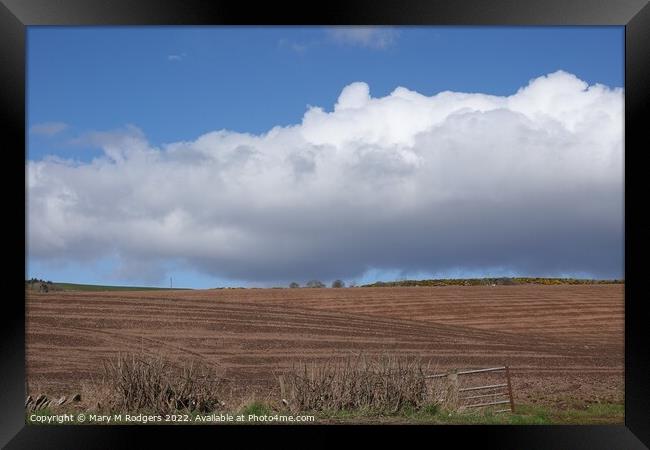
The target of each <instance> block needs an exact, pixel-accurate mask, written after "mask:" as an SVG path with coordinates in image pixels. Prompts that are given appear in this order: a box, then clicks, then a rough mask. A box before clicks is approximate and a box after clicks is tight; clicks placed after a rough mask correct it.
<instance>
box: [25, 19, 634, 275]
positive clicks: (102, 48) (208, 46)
mask: <svg viewBox="0 0 650 450" xmlns="http://www.w3.org/2000/svg"><path fill="white" fill-rule="evenodd" d="M27 56H28V58H27V59H28V66H27V70H28V80H27V81H28V95H27V114H28V115H27V128H28V130H30V131H29V132H28V154H27V159H28V160H30V161H42V160H44V159H46V158H48V157H50V156H52V155H54V156H57V157H60V158H64V159H72V160H76V161H77V162H78V163H89V162H91V161H92V160H93V158H98V157H101V156H102V154H103V153H104V151H103V150H102V148H100V146H98V145H96V144H95V143H94V141H93V139H89V138H88V137H89V136H93V133H97V132H111V131H113V130H123V129H124V127H127V126H129V125H132V126H135V127H137V128H138V129H139V130H140V131H141V132H142V133H143V134H144V135H146V139H147V141H148V143H149V144H150V145H151V146H155V147H159V146H163V145H164V144H168V143H172V142H180V141H194V140H196V139H197V138H198V137H200V136H201V135H203V134H205V133H209V132H212V131H215V130H221V129H225V130H230V131H235V132H239V133H251V134H261V133H264V132H266V131H268V130H270V129H271V128H273V127H275V126H287V125H292V124H299V123H300V122H301V121H302V119H303V115H304V114H305V111H306V110H307V108H308V107H309V106H320V107H322V108H324V109H325V110H326V111H331V110H332V108H333V105H334V104H335V103H336V101H337V98H338V97H339V94H340V93H341V90H342V89H343V87H345V86H347V85H349V84H350V83H352V82H355V81H363V82H365V83H367V85H368V86H369V88H370V95H371V96H372V97H384V96H388V95H389V94H391V92H393V90H394V89H395V88H396V87H398V86H404V87H407V88H408V89H409V90H411V91H417V92H419V93H420V94H423V95H426V96H432V95H434V94H437V93H439V92H442V91H455V92H468V93H483V94H491V95H497V96H508V95H512V94H514V93H515V92H516V91H517V90H518V89H519V88H521V87H523V86H526V85H527V84H528V83H529V81H530V80H531V79H534V78H537V77H540V76H542V75H546V74H549V73H553V72H556V71H558V70H563V71H565V72H568V73H571V74H573V75H575V76H576V77H577V78H579V79H581V80H584V81H585V82H587V83H588V84H590V85H591V84H594V83H600V84H604V85H606V86H608V87H610V88H613V87H623V82H624V28H623V27H543V28H541V27H536V28H526V27H507V28H501V27H399V28H383V29H373V30H372V31H369V32H368V33H357V34H355V33H346V32H344V31H343V32H341V30H339V29H330V28H323V27H307V28H291V27H241V28H232V27H103V28H99V27H98V28H84V27H69V28H57V27H29V28H28V55H27ZM59 256H60V258H59V260H57V262H53V260H52V259H47V258H42V257H38V256H32V255H30V256H29V259H28V276H38V277H42V278H47V279H53V280H60V281H70V282H89V283H90V282H93V283H107V282H112V283H122V284H142V282H143V281H142V280H140V282H138V280H128V279H124V278H119V277H115V276H109V275H107V274H108V273H111V272H112V271H113V268H114V266H115V265H116V264H117V263H115V262H114V261H113V260H112V257H111V256H106V255H104V256H102V257H97V258H95V259H93V260H92V262H88V261H81V260H80V259H75V258H70V259H69V260H67V261H66V263H65V264H61V262H60V260H61V259H63V260H65V259H66V255H65V254H62V255H59ZM399 271H400V269H399V268H396V269H391V270H388V269H385V270H384V269H377V270H375V269H369V270H368V271H366V273H365V275H363V276H357V277H354V278H355V281H357V282H367V281H373V280H376V279H382V278H394V277H396V275H397V274H398V273H399ZM490 271H493V272H500V273H497V275H498V274H506V273H507V274H517V273H513V270H512V269H503V270H502V271H500V270H499V269H498V268H497V269H495V268H494V266H493V267H492V268H480V267H479V268H474V269H472V268H464V267H456V268H454V269H445V270H441V271H436V272H431V271H422V270H419V271H418V270H409V272H408V274H409V275H412V274H418V275H422V276H426V275H436V276H445V275H452V276H463V275H490V274H491V273H492V272H490ZM170 272H171V273H166V275H165V276H164V277H159V278H160V280H159V281H157V282H153V281H151V280H144V282H145V283H147V284H159V285H167V284H169V277H168V276H167V275H170V274H171V275H173V276H174V277H175V279H176V280H177V281H176V282H175V284H177V285H184V286H190V287H213V286H216V285H228V284H230V285H239V284H254V282H253V281H250V280H238V279H235V278H233V277H232V276H219V275H216V274H215V273H214V272H212V273H205V272H204V271H201V270H196V269H195V268H194V266H192V264H188V265H187V266H182V267H181V266H174V268H173V269H170ZM488 272H490V273H488ZM514 272H517V271H516V270H515V271H514ZM585 273H586V274H587V275H589V272H588V271H584V270H582V269H581V268H577V269H576V270H573V271H569V273H567V274H568V275H576V274H578V275H580V274H585ZM613 275H616V276H620V274H619V273H617V274H613ZM299 281H306V280H299ZM348 281H351V278H350V279H348ZM269 283H270V284H273V283H272V282H267V284H269Z"/></svg>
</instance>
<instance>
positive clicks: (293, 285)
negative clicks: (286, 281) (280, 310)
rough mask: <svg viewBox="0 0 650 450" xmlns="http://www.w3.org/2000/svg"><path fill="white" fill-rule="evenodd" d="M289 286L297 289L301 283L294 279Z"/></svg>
mask: <svg viewBox="0 0 650 450" xmlns="http://www.w3.org/2000/svg"><path fill="white" fill-rule="evenodd" d="M289 287H290V288H292V289H295V288H299V287H300V285H299V284H298V283H296V282H295V281H294V282H293V283H291V284H290V285H289Z"/></svg>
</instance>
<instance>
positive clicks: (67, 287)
mask: <svg viewBox="0 0 650 450" xmlns="http://www.w3.org/2000/svg"><path fill="white" fill-rule="evenodd" d="M54 290H62V291H90V292H92V291H169V290H189V289H187V288H173V289H170V288H160V287H146V286H102V285H98V284H75V283H54Z"/></svg>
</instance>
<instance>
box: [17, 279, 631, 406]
mask: <svg viewBox="0 0 650 450" xmlns="http://www.w3.org/2000/svg"><path fill="white" fill-rule="evenodd" d="M623 330H624V287H623V285H577V286H569V285H561V286H542V285H518V286H467V287H466V286H448V287H390V288H389V287H379V288H342V289H331V288H328V289H309V288H301V289H215V290H195V291H172V290H165V291H137V292H136V291H133V292H124V291H120V292H109V291H107V292H51V293H46V294H38V293H32V292H28V293H27V297H26V357H27V383H28V391H29V392H30V393H32V394H33V393H34V392H36V391H37V390H38V391H42V392H48V393H52V394H58V393H62V394H69V393H70V392H73V391H78V390H79V389H80V386H81V385H82V384H84V383H85V384H86V385H88V384H92V383H93V381H92V380H93V379H97V377H99V376H101V368H102V361H103V360H104V359H105V358H111V357H114V356H115V355H117V353H119V352H122V353H124V352H134V353H142V352H144V353H155V354H160V353H162V354H165V355H167V356H171V357H172V358H177V357H178V358H182V357H196V358H200V359H202V360H203V361H205V362H208V363H210V364H214V365H215V367H216V368H217V370H218V372H219V373H220V374H221V375H222V376H223V377H225V378H226V379H227V380H228V383H230V384H231V385H232V386H233V388H234V389H235V390H238V391H240V392H241V393H243V394H246V393H253V392H268V391H269V389H274V390H275V389H277V384H278V383H277V375H278V374H280V373H281V372H282V371H284V370H287V369H290V368H291V367H292V366H293V365H294V364H300V363H302V362H305V361H306V362H321V361H322V362H325V361H332V360H336V359H337V358H342V357H347V356H349V355H351V354H353V355H356V354H359V353H362V354H365V355H379V354H391V355H402V356H403V355H410V356H417V357H420V358H422V359H423V360H424V361H426V362H429V361H430V363H431V372H432V373H437V372H442V371H444V370H445V369H447V368H484V367H494V366H500V365H508V366H510V368H511V375H512V385H513V390H514V396H515V401H516V402H523V403H533V404H534V403H552V404H554V405H556V406H557V405H565V404H566V405H567V406H571V405H572V404H575V403H576V402H577V403H581V402H582V403H583V404H584V403H585V402H591V401H622V399H623V368H624V361H623V348H624V332H623Z"/></svg>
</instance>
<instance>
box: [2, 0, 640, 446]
mask: <svg viewBox="0 0 650 450" xmlns="http://www.w3.org/2000/svg"><path fill="white" fill-rule="evenodd" d="M222 24H227V25H262V24H269V25H271V24H273V25H303V24H304V25H309V24H312V25H334V24H355V25H362V24H368V25H388V24H393V25H526V26H528V25H619V26H625V54H626V58H625V205H626V207H625V425H604V426H586V425H578V426H487V425H476V426H441V425H436V426H408V427H396V426H390V427H377V426H370V427H357V426H346V427H343V428H341V427H332V426H298V427H293V428H290V429H289V430H288V429H287V427H285V426H266V427H259V426H257V427H248V426H234V427H233V426H231V427H224V426H191V427H183V426H174V427H170V426H162V427H161V426H105V427H101V426H26V425H25V414H24V408H23V402H24V398H25V368H24V365H25V350H24V348H25V347H24V346H25V334H24V331H25V328H24V327H25V310H24V307H25V305H24V303H21V302H20V301H19V300H18V299H19V298H23V299H24V295H25V292H24V285H23V282H24V279H22V276H23V275H24V270H23V274H22V275H21V274H19V273H18V272H19V271H21V270H22V269H20V268H19V267H18V264H16V262H17V261H20V260H21V258H22V261H23V262H25V248H24V246H23V247H22V249H21V248H20V246H21V243H20V239H14V238H12V234H9V233H8V232H7V234H6V235H5V236H7V240H8V241H11V243H13V241H16V246H15V247H16V249H17V250H16V252H15V254H12V255H11V259H9V258H7V259H6V260H7V263H8V264H7V265H8V267H9V268H10V270H11V271H12V272H11V282H10V285H11V286H12V288H15V290H16V295H13V290H12V291H6V292H5V291H3V293H5V298H4V305H3V313H4V314H3V326H2V328H1V332H2V338H1V339H0V346H1V351H2V359H1V364H2V372H0V373H1V374H2V387H1V388H0V399H1V403H2V405H3V411H2V412H3V413H2V414H1V415H0V444H2V445H6V448H119V447H129V446H135V447H143V446H145V445H146V444H147V443H148V442H150V441H149V440H150V439H151V438H152V437H153V436H157V437H160V436H163V437H165V438H167V436H170V435H174V436H175V437H180V438H181V439H182V441H183V442H184V444H185V445H188V444H190V445H191V442H192V441H188V439H190V437H189V433H191V434H192V438H191V439H194V434H196V433H198V434H200V435H203V436H201V437H202V438H207V439H209V441H208V442H213V443H217V444H218V443H220V442H219V441H217V440H213V439H215V435H216V436H218V437H216V438H217V439H221V437H222V436H223V434H224V433H228V434H238V435H240V436H241V435H244V436H250V432H251V431H255V432H256V433H259V432H261V433H265V434H272V435H275V436H276V437H277V438H278V439H280V442H285V443H297V444H298V445H300V446H301V447H309V446H311V442H314V441H318V443H320V444H322V443H325V442H326V441H327V440H328V439H332V440H334V439H337V440H338V439H339V437H338V436H337V437H336V438H335V437H334V435H333V434H331V433H330V431H332V430H333V429H336V431H344V432H348V434H351V433H350V431H354V432H355V433H357V432H358V431H370V433H365V434H372V436H374V437H380V438H381V437H383V436H384V435H385V434H386V433H387V432H390V433H395V432H397V433H399V434H401V435H402V438H407V437H411V436H413V437H416V436H415V435H417V437H420V438H423V439H426V440H427V441H430V442H431V444H432V445H436V444H439V443H440V442H443V439H444V440H449V439H452V440H453V442H454V446H455V447H456V446H458V445H460V446H461V447H462V445H463V444H465V443H467V442H468V441H470V440H471V441H474V442H480V443H481V444H482V447H486V446H488V447H489V446H490V444H492V446H494V447H498V448H502V449H505V448H513V449H523V448H526V449H537V448H575V449H578V448H584V449H619V448H620V449H636V448H647V446H650V426H648V424H650V388H649V385H650V383H649V381H650V366H649V361H650V350H648V349H650V345H649V344H650V342H649V341H650V339H649V337H648V336H649V333H647V325H646V322H647V320H646V318H647V315H646V314H644V312H645V307H644V302H645V301H647V299H646V298H645V295H644V294H645V290H644V285H643V282H644V280H643V277H642V273H641V266H640V265H639V262H638V261H639V259H640V258H639V256H640V255H641V254H643V250H642V247H641V246H640V244H641V242H640V240H641V238H642V237H643V235H644V233H643V231H645V230H646V229H647V226H646V227H645V229H642V227H643V225H645V224H647V221H646V222H643V220H642V219H641V217H642V216H641V214H642V208H636V207H635V206H634V204H635V203H634V199H633V197H634V195H635V192H641V182H640V180H641V179H642V178H641V177H642V176H643V174H641V170H642V168H643V166H642V165H641V164H639V163H638V162H637V161H638V160H639V159H640V157H641V155H642V153H643V150H644V148H645V149H647V143H644V139H643V133H644V131H645V130H644V128H646V122H645V121H644V119H643V118H645V117H648V116H650V114H648V113H649V112H650V111H649V110H650V96H649V94H648V84H649V83H648V80H650V72H649V70H648V60H649V57H648V55H650V45H649V44H650V6H649V5H648V1H646V0H627V1H620V2H608V1H606V0H575V1H565V0H550V1H544V2H535V1H533V0H525V1H524V0H519V1H516V0H498V1H489V2H488V1H482V0H462V1H439V0H434V1H431V0H410V1H402V2H398V1H394V0H354V1H352V0H345V1H343V0H332V1H327V2H319V3H308V2H304V3H295V4H290V3H286V4H282V3H279V2H259V3H252V2H247V1H242V0H239V1H234V0H218V1H214V2H206V1H202V0H173V1H166V2H164V3H162V2H160V1H156V0H140V1H137V2H136V1H134V0H130V1H129V0H58V1H53V0H0V47H1V50H0V58H1V59H0V102H1V104H2V107H1V108H0V111H1V112H2V119H3V120H2V124H3V131H4V133H3V134H4V137H5V144H6V143H7V141H9V142H10V144H9V145H7V146H5V148H4V150H5V151H4V152H3V153H4V156H5V157H10V158H9V159H10V162H9V163H5V167H6V171H5V173H11V174H14V175H16V177H15V178H13V177H3V183H5V184H6V186H7V188H8V189H7V190H6V191H5V192H12V193H13V196H10V197H12V199H13V200H14V201H15V202H16V207H15V208H13V205H11V206H12V207H11V208H10V207H8V206H7V207H6V208H7V209H5V211H7V220H6V221H5V225H7V224H9V222H11V224H12V225H13V226H15V227H16V228H18V229H20V228H21V227H22V231H17V232H16V235H17V236H18V235H20V236H23V237H25V236H26V234H25V226H26V221H25V222H21V221H20V220H16V219H15V211H18V208H20V207H21V205H22V207H24V206H25V191H20V190H19V189H22V188H19V187H18V185H19V183H20V182H21V180H22V182H23V183H24V182H25V179H24V175H25V171H24V169H25V166H24V164H25V161H24V159H22V158H23V157H24V156H25V154H24V153H23V152H22V151H21V149H24V150H25V151H26V149H25V123H26V121H25V118H26V116H25V93H26V92H25V85H26V84H25V71H26V67H25V62H26V52H25V51H26V47H25V45H26V27H28V26H40V25H71V26H72V25H84V26H94V25H222ZM645 120H647V119H645ZM7 138H9V139H7ZM644 144H645V145H644ZM646 151H647V150H646ZM23 269H24V266H23ZM13 271H15V272H16V273H14V272H13ZM10 292H11V293H10ZM18 296H21V297H18ZM242 431H244V433H242ZM307 433H309V434H310V435H313V434H317V435H318V437H317V439H313V437H311V438H310V440H307V436H306V435H307ZM311 439H313V440H311ZM242 442H246V441H242ZM409 442H412V443H415V441H412V440H411V439H409ZM644 443H645V444H644Z"/></svg>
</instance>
